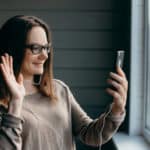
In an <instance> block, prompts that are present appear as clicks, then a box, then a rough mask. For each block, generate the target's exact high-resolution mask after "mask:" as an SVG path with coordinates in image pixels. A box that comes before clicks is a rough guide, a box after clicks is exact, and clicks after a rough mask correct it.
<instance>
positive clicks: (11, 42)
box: [0, 15, 56, 99]
mask: <svg viewBox="0 0 150 150" xmlns="http://www.w3.org/2000/svg"><path fill="white" fill-rule="evenodd" d="M35 26H40V27H42V28H43V29H44V30H45V32H46V36H47V41H48V42H49V43H52V37H51V31H50V28H49V26H48V25H47V24H46V23H45V22H44V21H43V20H41V19H40V18H38V17H35V16H24V15H17V16H14V17H12V18H10V19H9V20H7V21H6V22H5V23H4V25H3V26H2V27H1V29H0V56H2V55H4V53H8V54H9V55H11V56H12V57H13V67H14V68H13V69H14V74H15V76H16V78H17V77H18V75H19V73H20V70H21V65H22V62H23V58H24V54H25V48H24V45H25V44H26V40H27V34H28V32H29V30H31V29H32V28H33V27H35ZM37 87H38V88H39V90H40V91H41V92H42V93H43V94H45V95H46V96H49V97H50V99H55V98H56V97H55V95H54V90H53V48H51V52H50V53H49V56H48V59H47V60H46V62H45V64H44V73H43V75H42V78H41V82H40V85H38V86H37ZM10 97H11V93H10V92H9V89H8V88H7V85H6V83H5V81H4V79H3V76H2V73H1V72H0V99H9V98H10Z"/></svg>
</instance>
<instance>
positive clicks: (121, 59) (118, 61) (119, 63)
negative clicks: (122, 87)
mask: <svg viewBox="0 0 150 150" xmlns="http://www.w3.org/2000/svg"><path fill="white" fill-rule="evenodd" d="M124 55H125V51H124V50H118V51H117V58H116V67H117V66H119V67H120V68H123V62H124Z"/></svg>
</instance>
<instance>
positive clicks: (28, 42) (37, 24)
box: [0, 15, 128, 150]
mask: <svg viewBox="0 0 150 150" xmlns="http://www.w3.org/2000/svg"><path fill="white" fill-rule="evenodd" d="M51 45H52V40H51V35H50V32H49V29H48V26H47V25H46V24H45V23H44V22H43V21H42V20H41V19H39V18H37V17H34V16H23V15H20V16H15V17H12V18H10V19H9V20H8V21H7V22H6V23H5V24H4V25H3V26H2V28H1V30H0V50H1V51H0V55H1V63H0V91H1V92H0V100H1V109H0V110H1V120H2V121H1V128H0V150H8V149H9V150H21V149H22V150H35V149H36V150H43V149H44V150H75V143H74V137H75V136H78V137H79V138H80V139H81V140H82V141H83V142H84V143H86V144H88V145H92V146H99V145H101V144H103V143H105V142H107V141H108V140H109V139H110V138H111V137H112V135H113V134H114V133H115V132H116V130H117V129H118V127H119V126H120V124H121V123H122V121H123V120H124V117H125V104H126V95H127V86H128V85H127V80H126V77H125V74H124V72H123V71H122V69H121V68H119V67H118V68H117V73H111V74H110V79H108V83H109V84H111V85H113V86H114V87H115V88H116V90H113V89H110V88H108V89H107V92H108V94H110V95H112V96H113V103H112V105H111V107H110V109H109V111H108V112H105V113H104V114H102V115H101V116H100V117H99V118H97V119H95V120H92V119H91V118H90V117H88V116H87V115H86V113H85V112H84V111H83V110H82V109H81V107H80V106H79V104H78V103H77V102H76V100H75V98H74V97H73V95H72V93H71V91H70V89H69V87H68V86H67V85H66V84H65V83H63V82H62V81H60V80H56V79H53V72H52V71H53V70H52V62H53V60H52V58H53V57H52V55H53V49H52V46H51ZM36 77H40V81H39V84H37V83H35V79H36Z"/></svg>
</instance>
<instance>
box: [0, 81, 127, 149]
mask: <svg viewBox="0 0 150 150" xmlns="http://www.w3.org/2000/svg"><path fill="white" fill-rule="evenodd" d="M54 85H55V92H56V95H57V97H58V100H57V102H56V103H53V102H52V101H50V100H49V98H48V97H46V96H43V95H42V94H41V93H36V94H32V95H28V96H25V98H24V103H23V109H22V118H17V117H15V116H13V115H10V114H8V113H7V112H6V113H3V110H2V109H1V126H0V127H1V128H0V150H75V149H76V148H75V141H74V137H75V136H78V137H79V138H80V139H81V140H82V141H83V142H84V143H85V144H88V145H92V146H98V145H99V144H101V142H102V143H105V142H107V141H108V140H109V139H110V138H111V137H112V135H113V134H114V133H115V132H116V130H117V129H118V127H119V125H120V124H121V122H122V121H123V120H124V117H125V114H123V115H122V116H120V117H115V116H113V115H112V114H111V112H110V113H108V114H107V113H106V112H105V113H104V114H102V115H101V116H100V117H99V118H97V119H95V120H92V119H91V118H90V117H88V116H87V114H86V113H85V112H84V111H83V110H82V108H81V107H80V106H79V104H78V103H77V101H76V100H75V98H74V97H73V95H72V93H71V91H70V90H69V87H68V86H67V85H66V84H64V83H63V82H62V81H60V80H56V79H55V80H54ZM106 114H107V116H106Z"/></svg>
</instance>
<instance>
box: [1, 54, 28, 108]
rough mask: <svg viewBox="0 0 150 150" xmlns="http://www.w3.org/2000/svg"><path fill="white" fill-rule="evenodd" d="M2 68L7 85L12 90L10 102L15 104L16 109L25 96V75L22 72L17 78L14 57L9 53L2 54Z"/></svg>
mask: <svg viewBox="0 0 150 150" xmlns="http://www.w3.org/2000/svg"><path fill="white" fill-rule="evenodd" d="M0 70H1V72H2V74H3V77H4V80H5V82H6V85H7V86H8V89H9V91H10V92H11V100H10V103H12V105H13V106H15V108H14V109H16V107H17V106H16V105H19V106H20V104H22V101H23V98H24V96H25V88H24V85H23V75H22V74H21V73H20V74H19V75H18V78H17V79H16V77H15V75H14V71H13V58H12V56H9V55H8V54H5V55H4V56H1V63H0ZM19 106H18V107H19ZM20 107H21V106H20ZM10 109H11V108H10Z"/></svg>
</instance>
